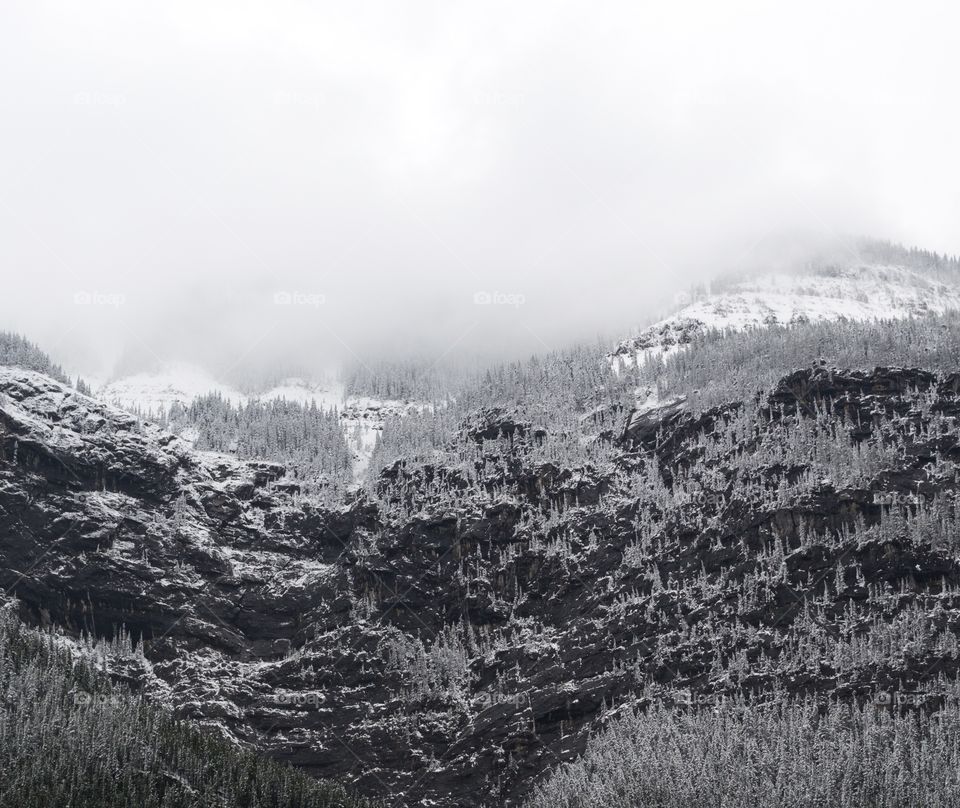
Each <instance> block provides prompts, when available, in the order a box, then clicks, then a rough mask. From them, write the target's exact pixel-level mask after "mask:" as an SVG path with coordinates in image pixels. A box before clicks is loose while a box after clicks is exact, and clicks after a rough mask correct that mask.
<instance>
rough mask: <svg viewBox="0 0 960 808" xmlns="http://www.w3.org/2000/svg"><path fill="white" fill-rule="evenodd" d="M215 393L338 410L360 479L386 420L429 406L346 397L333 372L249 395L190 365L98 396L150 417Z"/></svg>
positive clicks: (241, 400) (100, 390)
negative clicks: (321, 377)
mask: <svg viewBox="0 0 960 808" xmlns="http://www.w3.org/2000/svg"><path fill="white" fill-rule="evenodd" d="M209 393H219V394H220V396H222V397H223V398H224V399H226V400H227V401H230V402H231V403H232V404H234V405H242V404H247V403H249V402H250V401H251V400H254V399H258V400H260V401H274V400H279V399H285V400H286V401H292V402H296V403H298V404H305V405H306V404H310V403H311V402H314V403H315V404H316V405H317V407H320V408H322V409H326V410H331V409H332V410H336V411H337V413H338V414H339V416H340V423H341V425H342V426H343V429H344V434H345V435H346V438H347V443H348V446H349V447H350V451H351V452H352V454H353V463H354V475H355V477H358V478H359V476H360V475H362V473H363V472H364V471H365V469H366V467H367V465H368V464H369V461H370V456H371V455H372V453H373V449H374V446H375V445H376V441H377V435H378V434H379V433H380V432H381V431H382V430H383V425H384V422H385V420H386V419H387V418H388V417H395V416H398V415H404V414H405V413H407V412H410V411H419V410H421V409H423V407H425V406H428V405H426V404H423V403H421V402H407V401H399V400H393V399H376V398H371V397H369V396H345V394H344V389H343V384H342V383H341V382H340V381H338V380H336V378H335V376H334V375H333V374H328V375H327V377H326V378H325V379H324V380H323V381H321V382H315V381H311V380H307V379H303V378H299V377H294V378H288V379H284V380H283V381H281V382H280V384H278V385H277V386H275V387H272V388H270V389H269V390H265V391H264V392H262V393H257V394H247V393H243V392H241V391H239V390H237V389H235V388H233V387H231V386H230V385H227V384H224V383H223V382H220V381H218V380H217V379H216V378H215V377H214V376H213V375H211V374H210V373H208V372H207V371H205V370H203V369H202V368H200V367H198V366H196V365H191V364H187V363H170V364H168V365H165V366H164V367H163V368H162V369H161V370H159V371H157V372H155V373H137V374H134V375H131V376H125V377H122V378H120V379H115V380H113V381H111V382H109V383H107V384H103V385H100V386H99V387H97V388H96V390H95V395H96V397H97V398H99V399H100V400H101V401H104V402H106V403H108V404H113V405H115V406H118V407H120V408H122V409H125V410H127V411H128V412H132V413H138V414H142V415H144V416H146V417H151V416H157V415H160V414H162V413H166V412H169V411H170V408H171V407H172V406H173V405H174V404H181V405H184V406H186V405H189V404H190V403H191V402H192V401H194V400H195V399H197V398H199V397H200V396H204V395H207V394H209ZM181 437H182V438H184V439H186V440H188V441H193V440H195V439H196V434H195V432H194V431H192V430H189V429H188V430H186V431H184V432H183V433H181Z"/></svg>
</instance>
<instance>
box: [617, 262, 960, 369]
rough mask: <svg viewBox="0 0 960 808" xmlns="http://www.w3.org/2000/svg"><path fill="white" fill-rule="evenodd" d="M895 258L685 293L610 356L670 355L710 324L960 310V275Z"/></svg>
mask: <svg viewBox="0 0 960 808" xmlns="http://www.w3.org/2000/svg"><path fill="white" fill-rule="evenodd" d="M882 257H888V256H882ZM889 257H891V258H897V257H900V258H901V261H902V263H901V264H899V265H898V264H888V263H864V262H862V261H850V260H847V261H846V262H844V263H839V264H833V263H830V264H824V265H820V264H814V265H811V266H807V267H803V268H798V269H794V270H793V271H790V272H780V273H765V274H755V273H754V274H751V275H747V276H746V277H740V278H736V277H735V278H733V279H730V280H727V281H725V282H721V283H719V284H717V290H716V291H715V292H714V293H713V294H711V293H708V292H699V293H693V294H682V295H680V296H679V297H680V298H681V300H682V301H683V303H684V305H683V306H682V307H681V308H680V309H679V310H678V311H677V312H675V313H674V314H672V315H670V316H669V317H667V318H665V319H663V320H661V321H659V322H657V323H655V324H654V325H651V326H649V327H648V328H645V329H644V330H642V331H641V332H640V333H639V334H637V335H636V336H634V337H631V338H629V339H626V340H623V341H622V342H620V343H619V344H618V345H617V346H616V347H615V348H614V350H613V351H612V352H611V353H610V354H609V359H610V361H612V362H614V363H615V364H618V365H620V364H623V363H640V364H643V363H645V362H647V361H649V360H650V359H652V358H656V357H660V358H665V357H668V356H670V355H671V354H673V353H675V352H677V351H680V350H683V349H684V348H686V347H687V346H689V345H690V344H691V343H693V342H694V341H696V340H697V339H700V338H702V337H703V336H704V335H705V334H707V333H708V332H709V331H711V330H716V331H721V332H723V331H744V330H747V329H754V328H766V327H769V326H772V325H780V326H790V325H795V324H798V323H807V322H827V321H837V320H856V321H868V320H875V321H881V320H889V319H903V318H907V317H922V316H924V315H927V314H932V313H936V314H942V313H944V312H946V311H957V310H960V282H958V277H960V275H956V274H955V275H953V276H950V275H947V276H943V275H940V274H935V275H934V274H931V273H930V272H929V271H924V270H925V269H926V267H924V266H922V265H921V266H920V267H914V266H911V265H909V263H908V262H906V261H903V256H889ZM944 277H946V280H944V279H943V278H944Z"/></svg>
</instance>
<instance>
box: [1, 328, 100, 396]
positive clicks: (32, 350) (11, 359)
mask: <svg viewBox="0 0 960 808" xmlns="http://www.w3.org/2000/svg"><path fill="white" fill-rule="evenodd" d="M0 365H18V366H19V367H23V368H28V369H30V370H35V371H37V372H38V373H44V374H46V375H47V376H50V377H51V378H53V379H56V380H57V381H58V382H62V383H64V384H70V379H68V378H67V374H66V373H64V372H63V368H61V367H60V365H57V364H54V362H53V361H51V359H50V357H49V356H47V354H45V353H44V352H43V351H41V350H40V349H39V348H38V347H37V346H36V345H34V344H33V343H32V342H30V341H29V340H28V339H25V338H24V337H21V336H20V335H19V334H14V333H13V332H11V331H0ZM81 392H84V391H82V390H81Z"/></svg>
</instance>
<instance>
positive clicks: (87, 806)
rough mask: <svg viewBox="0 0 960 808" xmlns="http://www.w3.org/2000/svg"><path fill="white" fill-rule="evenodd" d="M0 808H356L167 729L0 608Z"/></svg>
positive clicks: (147, 709)
mask: <svg viewBox="0 0 960 808" xmlns="http://www.w3.org/2000/svg"><path fill="white" fill-rule="evenodd" d="M0 693H2V694H3V697H2V698H0V772H2V774H0V806H2V808H62V807H63V806H70V808H134V807H135V808H361V806H366V805H368V804H367V803H365V802H361V801H360V800H357V799H354V798H352V797H351V796H350V795H348V793H347V792H346V791H345V789H343V788H341V787H340V786H337V785H334V784H330V783H321V782H318V781H316V780H313V779H311V778H309V777H307V776H306V775H303V774H301V773H299V772H297V771H295V770H293V769H291V768H288V767H285V766H281V765H279V764H277V763H274V762H271V761H269V760H267V759H264V758H260V757H257V756H255V755H254V754H252V753H249V752H245V751H241V750H239V749H238V748H237V747H236V746H234V745H232V744H230V743H228V742H226V741H224V740H221V739H219V738H216V737H214V736H212V735H210V734H208V733H204V732H202V731H201V730H199V729H197V728H194V727H192V726H190V725H189V724H186V723H183V722H181V721H178V720H176V719H175V718H173V716H172V715H171V714H170V713H168V712H166V711H165V710H162V709H160V708H159V707H155V706H153V705H152V704H150V703H149V702H147V701H146V700H145V699H143V698H141V697H139V696H137V695H134V694H133V693H131V692H130V691H128V690H126V689H125V688H123V687H121V686H119V685H115V684H112V683H111V681H110V678H109V676H107V675H106V674H105V673H104V672H102V671H100V670H98V669H95V668H94V667H93V666H92V665H91V664H90V663H89V662H87V661H84V659H82V658H79V657H76V656H74V655H73V654H72V653H71V652H70V651H69V650H68V649H67V648H66V647H65V645H64V644H63V642H62V638H60V639H58V638H57V637H56V636H55V635H52V634H51V635H44V634H40V633H38V632H35V631H33V630H30V629H28V628H26V627H25V626H24V625H23V624H22V623H20V621H19V620H18V619H17V618H16V617H15V616H14V615H13V614H12V612H11V610H10V609H9V608H5V609H3V610H0Z"/></svg>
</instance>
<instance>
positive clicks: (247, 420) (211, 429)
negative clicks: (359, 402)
mask: <svg viewBox="0 0 960 808" xmlns="http://www.w3.org/2000/svg"><path fill="white" fill-rule="evenodd" d="M160 421H161V424H162V425H163V426H164V427H166V428H168V429H171V430H172V431H174V432H178V433H180V434H184V433H189V432H191V431H192V437H194V438H195V441H194V445H195V446H196V448H198V449H202V450H209V451H215V452H228V453H230V454H233V455H235V456H237V457H239V458H242V459H254V458H257V459H269V460H274V461H277V462H279V463H283V464H284V465H285V466H286V467H287V470H288V472H289V473H290V474H291V475H292V476H293V477H295V478H297V479H299V480H302V481H303V482H304V483H306V484H307V487H309V486H311V485H312V486H318V487H324V486H334V487H337V486H339V485H342V484H343V483H345V482H346V481H349V479H350V473H351V465H352V455H351V453H350V449H349V448H348V446H347V441H346V438H345V436H344V432H343V429H342V428H341V426H340V421H339V418H338V416H337V413H336V412H335V411H334V410H326V409H322V408H320V407H318V406H317V405H316V403H315V402H313V401H311V402H310V403H309V404H301V403H299V402H296V401H286V400H283V399H276V400H273V401H258V400H254V401H251V402H249V403H248V404H240V405H235V404H233V403H232V402H230V401H229V400H227V399H225V398H223V397H222V396H221V395H220V394H219V393H211V394H209V395H206V396H203V397H201V398H198V399H196V400H194V401H193V402H192V403H191V404H190V405H189V406H183V405H181V404H175V405H174V406H173V407H171V408H170V411H169V412H168V413H166V414H164V415H162V416H161V418H160Z"/></svg>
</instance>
